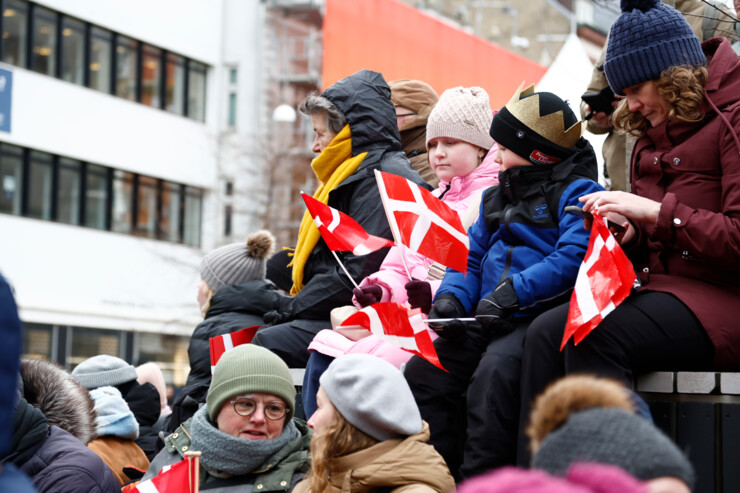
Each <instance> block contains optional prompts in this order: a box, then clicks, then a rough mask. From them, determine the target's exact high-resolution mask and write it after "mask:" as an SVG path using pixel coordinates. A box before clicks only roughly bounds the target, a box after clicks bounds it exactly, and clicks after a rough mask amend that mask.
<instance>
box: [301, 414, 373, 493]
mask: <svg viewBox="0 0 740 493" xmlns="http://www.w3.org/2000/svg"><path fill="white" fill-rule="evenodd" d="M334 416H335V417H336V420H335V421H334V423H332V424H331V425H329V426H327V427H326V428H325V429H324V430H322V431H321V432H319V433H318V434H316V435H314V437H313V440H312V441H311V472H309V474H308V476H307V477H306V481H308V485H309V491H311V492H323V491H326V490H327V489H328V486H329V478H330V472H331V470H330V464H331V460H332V459H335V458H337V457H342V456H345V455H348V454H351V453H353V452H357V451H359V450H364V449H366V448H368V447H372V446H373V445H375V444H376V443H378V440H376V439H374V438H372V437H370V436H368V435H366V434H365V433H363V432H362V431H360V430H359V429H357V427H355V426H354V425H353V424H351V423H350V422H349V421H347V420H346V419H344V416H342V415H341V414H340V413H339V411H337V410H336V409H334Z"/></svg>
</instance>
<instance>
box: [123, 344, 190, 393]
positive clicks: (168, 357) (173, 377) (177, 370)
mask: <svg viewBox="0 0 740 493" xmlns="http://www.w3.org/2000/svg"><path fill="white" fill-rule="evenodd" d="M189 343H190V338H189V337H185V336H177V335H168V334H153V333H137V334H136V339H135V342H134V346H135V347H136V349H137V352H138V355H139V358H138V364H139V365H143V364H144V363H149V362H150V361H153V362H154V363H156V364H157V366H159V367H160V368H161V369H162V373H164V379H165V381H166V382H167V383H171V384H174V385H175V386H177V387H182V386H183V385H185V380H186V379H187V377H188V372H189V371H190V363H189V361H188V344H189Z"/></svg>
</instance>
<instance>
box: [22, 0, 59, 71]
mask: <svg viewBox="0 0 740 493" xmlns="http://www.w3.org/2000/svg"><path fill="white" fill-rule="evenodd" d="M56 17H57V14H56V12H52V11H51V10H48V9H45V8H42V7H39V6H36V7H35V8H34V10H33V52H32V59H31V65H30V67H29V68H30V69H31V70H33V71H35V72H38V73H40V74H46V75H51V76H55V75H56V53H55V51H54V50H55V47H56V37H57V21H56Z"/></svg>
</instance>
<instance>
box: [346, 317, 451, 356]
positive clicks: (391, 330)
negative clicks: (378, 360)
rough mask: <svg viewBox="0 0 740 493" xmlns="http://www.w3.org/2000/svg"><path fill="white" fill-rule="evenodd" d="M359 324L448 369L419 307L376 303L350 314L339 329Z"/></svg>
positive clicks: (400, 346)
mask: <svg viewBox="0 0 740 493" xmlns="http://www.w3.org/2000/svg"><path fill="white" fill-rule="evenodd" d="M357 327H361V328H363V329H366V330H369V331H370V332H372V333H373V334H375V335H377V336H378V337H380V338H381V339H383V340H385V341H387V342H390V343H391V344H393V345H394V346H398V347H399V348H401V349H403V350H406V351H409V352H411V353H414V354H416V355H417V356H420V357H422V358H424V359H425V360H427V361H428V362H430V363H431V364H433V365H434V366H436V367H438V368H441V369H443V370H445V369H444V367H443V366H442V363H440V362H439V358H438V357H437V351H436V350H435V349H434V343H433V342H432V338H431V337H430V336H429V332H427V326H426V324H425V323H424V319H423V318H422V316H421V310H420V309H418V308H414V309H411V310H409V309H408V308H406V307H405V306H403V305H400V304H398V303H375V304H374V305H371V306H368V307H365V308H363V309H362V310H360V311H358V312H357V313H354V314H352V315H350V316H349V317H347V319H346V320H345V321H344V322H342V323H341V324H339V326H338V327H337V329H342V328H346V329H349V328H357ZM445 371H447V370H445Z"/></svg>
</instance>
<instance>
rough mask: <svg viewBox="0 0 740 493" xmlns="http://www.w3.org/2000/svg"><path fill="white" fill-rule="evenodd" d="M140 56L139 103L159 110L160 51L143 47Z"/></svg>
mask: <svg viewBox="0 0 740 493" xmlns="http://www.w3.org/2000/svg"><path fill="white" fill-rule="evenodd" d="M141 56H142V59H141V102H142V103H144V104H146V105H149V106H154V107H155V108H159V107H160V103H161V101H162V99H161V97H160V88H161V80H162V50H160V49H159V48H153V47H151V46H144V49H143V50H142V55H141Z"/></svg>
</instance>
